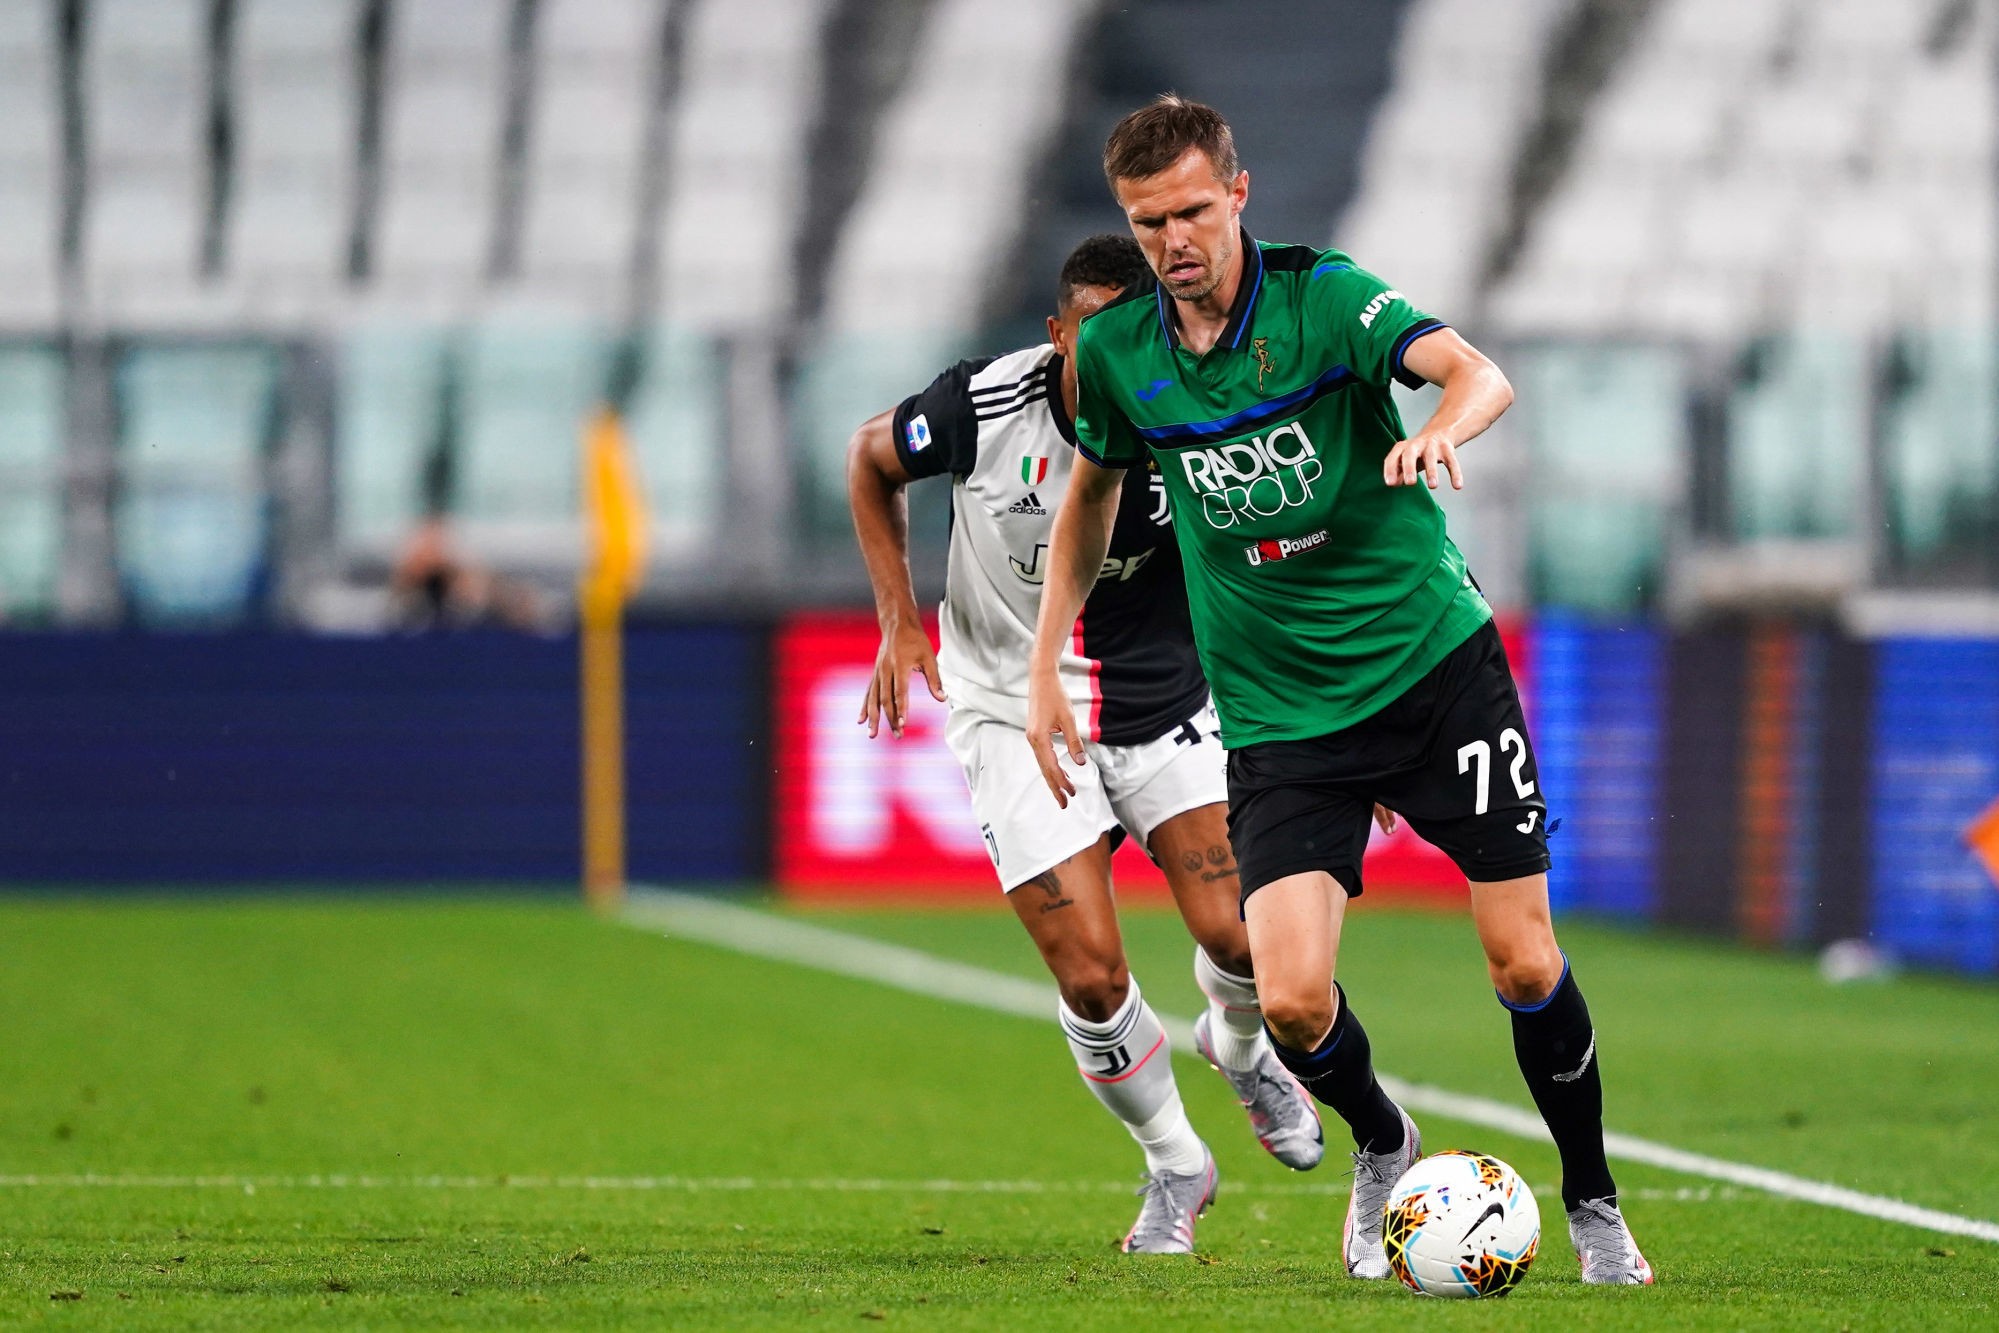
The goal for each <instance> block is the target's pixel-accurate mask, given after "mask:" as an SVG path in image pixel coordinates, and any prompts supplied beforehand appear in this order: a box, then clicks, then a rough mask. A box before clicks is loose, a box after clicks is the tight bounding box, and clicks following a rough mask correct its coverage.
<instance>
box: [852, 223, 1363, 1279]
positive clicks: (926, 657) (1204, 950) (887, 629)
mask: <svg viewBox="0 0 1999 1333" xmlns="http://www.w3.org/2000/svg"><path fill="white" fill-rule="evenodd" d="M1148 276H1149V271H1148V269H1147V268H1146V264H1145V258H1144V256H1143V255H1142V254H1141V253H1140V251H1139V249H1138V247H1137V245H1136V244H1134V243H1133V242H1132V241H1131V239H1130V238H1129V237H1123V236H1096V237H1092V238H1090V239H1089V240H1087V241H1085V242H1083V243H1082V244H1081V245H1080V246H1078V247H1077V248H1076V250H1075V252H1074V253H1072V254H1071V255H1070V256H1069V258H1068V260H1067V262H1066V263H1065V264H1064V265H1063V267H1062V273H1061V277H1060V281H1059V283H1058V294H1057V303H1056V314H1055V315H1054V316H1053V317H1052V318H1050V319H1049V321H1048V339H1049V340H1048V341H1047V342H1046V343H1043V344H1042V345H1040V346H1038V347H1030V348H1025V349H1023V350H1021V351H1017V352H1013V353H1010V354H1008V355H1006V356H1000V357H988V358H983V359H978V360H971V361H963V362H960V363H959V364H957V365H955V366H953V367H951V368H950V369H949V370H947V371H945V372H944V373H943V374H941V375H939V376H938V377H937V379H936V380H935V381H934V382H933V383H932V384H931V385H930V386H929V387H928V388H927V389H925V390H923V392H921V393H919V394H916V395H914V396H912V397H910V398H908V399H906V400H905V401H904V402H903V403H902V404H900V405H899V406H897V407H896V408H894V409H893V410H891V411H887V412H883V413H881V414H880V415H878V416H876V417H873V418H872V419H870V420H869V421H868V422H867V423H866V424H864V425H863V426H862V427H861V428H860V429H859V430H858V431H856V432H855V434H854V438H853V443H852V445H851V446H850V448H849V451H848V463H847V491H848V499H849V502H850V504H851V506H852V508H853V514H854V530H855V532H856V534H857V535H858V537H859V539H860V544H861V551H862V554H863V556H864V557H865V558H866V561H867V566H868V574H869V577H870V579H871V580H872V581H873V584H874V594H875V605H876V610H877V613H878V615H879V618H880V621H881V629H882V641H881V650H880V653H879V655H878V657H877V660H876V665H875V674H874V677H873V680H872V681H871V683H870V684H869V687H868V694H867V699H866V701H865V702H864V704H863V705H862V708H861V715H860V721H861V722H863V723H865V724H866V725H867V727H868V734H869V735H870V736H875V735H878V734H879V732H880V730H881V728H882V727H883V726H884V725H886V727H887V729H888V730H889V731H890V732H891V733H893V734H894V735H896V736H898V737H899V736H900V735H901V734H902V730H903V724H904V722H905V721H906V720H907V717H908V702H909V690H910V689H911V688H912V685H913V682H912V681H911V679H910V678H911V676H912V674H917V673H920V674H921V675H922V677H923V680H924V682H925V684H927V686H928V687H929V689H930V692H931V693H932V695H934V696H935V697H936V698H937V699H939V700H941V701H944V702H947V703H948V704H949V705H950V710H951V711H950V717H949V721H948V722H947V724H946V728H945V739H946V741H947V743H948V744H949V745H950V747H951V750H952V752H953V753H954V754H955V755H956V756H957V758H958V759H959V761H960V762H961V763H962V764H963V765H964V770H965V780H966V782H967V784H969V786H970V788H971V793H972V807H973V810H974V812H975V816H976V818H977V819H978V820H979V822H980V826H981V831H982V832H983V834H984V836H985V843H986V849H987V851H988V852H989V853H990V854H991V856H992V859H993V865H994V868H995V870H996V871H997V872H998V876H999V881H1000V887H1001V888H1002V889H1003V890H1005V892H1006V895H1007V901H1008V902H1009V903H1011V904H1012V906H1013V909H1014V911H1015V913H1016V914H1017V915H1018V916H1019V917H1020V920H1021V924H1022V925H1024V926H1026V927H1027V933H1028V934H1029V936H1031V937H1032V938H1033V940H1034V943H1035V946H1036V947H1037V948H1038V949H1039V950H1040V951H1041V957H1042V959H1043V961H1045V962H1046V963H1047V965H1048V970H1049V971H1050V972H1052V973H1053V974H1054V976H1055V981H1056V984H1057V986H1058V988H1059V989H1060V991H1061V995H1062V999H1061V1005H1060V1014H1059V1017H1060V1019H1061V1023H1062V1031H1063V1033H1064V1034H1065V1035H1066V1036H1067V1037H1068V1041H1069V1048H1070V1050H1071V1052H1072V1053H1073V1054H1074V1056H1075V1059H1076V1064H1077V1069H1078V1071H1079V1072H1080V1073H1081V1074H1082V1076H1083V1079H1084V1081H1085V1083H1086V1085H1087V1086H1088V1087H1089V1089H1090V1091H1091V1092H1093V1093H1094V1094H1095V1095H1096V1097H1097V1100H1098V1101H1100V1102H1102V1103H1103V1105H1104V1106H1105V1108H1106V1109H1108V1110H1109V1111H1110V1112H1111V1114H1113V1115H1115V1116H1116V1117H1117V1118H1118V1119H1119V1120H1121V1121H1122V1122H1123V1123H1124V1125H1125V1127H1126V1128H1127V1129H1129V1130H1130V1131H1131V1135H1132V1137H1133V1138H1134V1139H1136V1140H1137V1141H1138V1143H1139V1145H1140V1147H1141V1148H1143V1149H1144V1152H1145V1162H1146V1182H1145V1185H1144V1186H1143V1188H1142V1189H1141V1191H1140V1193H1141V1195H1142V1196H1143V1200H1144V1202H1143V1203H1142V1205H1141V1207H1140V1210H1139V1215H1138V1220H1137V1222H1136V1223H1134V1225H1133V1226H1132V1229H1131V1231H1130V1233H1129V1234H1127V1235H1126V1237H1125V1239H1124V1241H1123V1248H1124V1249H1125V1250H1126V1251H1129V1252H1134V1253H1136V1252H1147V1253H1184V1252H1186V1251H1189V1250H1191V1249H1192V1248H1193V1241H1194V1223H1195V1220H1196V1219H1197V1218H1198V1217H1199V1216H1200V1215H1201V1213H1202V1212H1204V1211H1205V1210H1206V1208H1207V1206H1208V1204H1209V1203H1210V1202H1212V1201H1213V1199H1214V1195H1215V1183H1216V1173H1215V1160H1214V1157H1213V1155H1212V1154H1211V1153H1210V1152H1209V1151H1208V1148H1207V1145H1206V1144H1205V1143H1203V1142H1202V1140H1201V1138H1200V1136H1199V1135H1197V1134H1196V1133H1195V1132H1194V1128H1193V1126H1192V1125H1191V1124H1190V1123H1189V1122H1188V1119H1187V1113H1186V1111H1185V1110H1184V1109H1183V1108H1182V1106H1181V1102H1180V1094H1179V1091H1178V1089H1177V1087H1176V1086H1175V1084H1174V1080H1173V1068H1172V1061H1171V1058H1170V1052H1169V1049H1168V1043H1167V1040H1166V1034H1165V1031H1164V1030H1163V1029H1162V1028H1161V1026H1160V1023H1159V1019H1158V1018H1157V1017H1156V1016H1155V1015H1154V1014H1153V1012H1152V1010H1151V1008H1150V1007H1149V1006H1148V1005H1147V1004H1146V1002H1145V999H1144V997H1143V996H1142V994H1141V993H1140V991H1139V987H1138V982H1137V981H1136V980H1135V979H1134V978H1133V977H1132V976H1131V974H1130V972H1129V970H1128V969H1127V967H1126V963H1125V956H1124V946H1123V942H1122V940H1121V938H1120V936H1119V932H1118V919H1117V909H1116V905H1115V902H1114V900H1113V898H1112V895H1111V853H1112V851H1113V850H1114V849H1115V848H1116V846H1117V844H1118V842H1119V840H1121V839H1122V838H1123V837H1124V836H1125V835H1127V834H1128V835H1130V836H1131V837H1133V838H1135V839H1137V840H1138V842H1139V844H1140V846H1142V847H1143V848H1145V850H1146V851H1147V852H1148V853H1149V854H1150V855H1151V857H1152V859H1153V860H1154V861H1156V862H1157V863H1158V864H1159V866H1160V867H1161V869H1163V870H1164V871H1165V873H1166V878H1167V882H1168V884H1169V885H1170V886H1171V888H1172V891H1173V897H1174V901H1175V902H1176V904H1177V905H1178V907H1179V909H1180V914H1181V916H1182V917H1183V918H1184V919H1185V921H1186V923H1187V928H1188V930H1189V931H1190V932H1191V933H1192V935H1193V936H1194V940H1195V946H1196V947H1195V950H1194V974H1195V977H1196V978H1197V979H1198V981H1199V982H1200V986H1201V989H1202V991H1203V992H1204V993H1205V994H1206V995H1207V997H1208V1007H1207V1009H1206V1010H1205V1011H1204V1012H1203V1013H1202V1014H1201V1016H1200V1018H1199V1019H1198V1020H1197V1021H1196V1023H1195V1042H1196V1047H1197V1049H1198V1050H1199V1051H1200V1053H1201V1055H1202V1056H1204V1057H1205V1058H1206V1059H1207V1060H1208V1062H1209V1063H1210V1064H1212V1065H1213V1066H1214V1067H1215V1068H1216V1069H1218V1070H1219V1071H1221V1073H1222V1074H1223V1075H1224V1076H1226V1077H1227V1078H1228V1080H1229V1083H1230V1084H1231V1085H1232V1086H1233V1087H1234V1089H1235V1091H1236V1097H1237V1099H1238V1100H1239V1101H1240V1102H1241V1103H1242V1104H1243V1106H1244V1108H1245V1109H1246V1110H1247V1111H1248V1113H1249V1119H1250V1123H1251V1126H1252V1128H1253V1129H1254V1131H1255V1133H1256V1136H1257V1138H1258V1140H1259V1141H1260V1142H1261V1143H1262V1144H1263V1146H1264V1147H1265V1148H1266V1149H1268V1150H1269V1151H1270V1153H1271V1155H1273V1156H1274V1157H1276V1158H1277V1159H1278V1160H1279V1161H1281V1162H1283V1163H1284V1164H1285V1165H1287V1166H1290V1167H1293V1168H1295V1169H1298V1170H1306V1169H1309V1168H1311V1167H1313V1166H1316V1165H1317V1164H1318V1162H1319V1158H1320V1157H1321V1155H1322V1154H1323V1152H1324V1146H1325V1145H1324V1139H1323V1135H1322V1133H1321V1130H1320V1126H1319V1119H1318V1113H1317V1111H1316V1110H1315V1108H1314V1107H1313V1104H1312V1101H1311V1099H1310V1098H1309V1097H1307V1096H1305V1095H1304V1093H1303V1091H1302V1090H1301V1089H1300V1087H1299V1085H1298V1083H1297V1080H1296V1079H1294V1078H1293V1077H1292V1076H1291V1074H1290V1073H1289V1071H1287V1070H1286V1069H1285V1068H1284V1067H1283V1066H1282V1065H1280V1064H1279V1063H1278V1062H1277V1060H1276V1058H1275V1057H1274V1056H1273V1054H1272V1052H1271V1049H1270V1045H1269V1042H1268V1041H1267V1039H1266V1038H1265V1037H1264V1034H1263V1028H1262V1011H1261V1009H1260V1007H1259V1005H1258V1002H1257V993H1256V982H1255V980H1254V979H1253V977H1252V975H1251V971H1250V960H1249V940H1248V936H1247V934H1246V933H1245V930H1244V927H1243V923H1242V919H1241V915H1240V913H1239V912H1238V910H1237V897H1238V893H1237V881H1236V866H1235V857H1234V855H1233V854H1232V853H1231V851H1230V850H1229V839H1228V827H1227V807H1226V804H1225V802H1226V799H1227V787H1228V784H1227V778H1226V771H1225V758H1224V755H1223V752H1222V748H1221V742H1220V738H1219V735H1218V726H1217V723H1216V721H1215V714H1214V708H1213V706H1212V704H1211V703H1210V702H1209V699H1208V686H1207V681H1206V680H1205V679H1204V678H1203V677H1202V675H1201V668H1200V663H1199V660H1198V658H1197V657H1196V655H1195V651H1194V639H1193V632H1192V628H1191V626H1190V623H1189V619H1188V611H1187V594H1186V588H1185V585H1184V584H1183V582H1182V579H1181V568H1180V554H1179V548H1178V546H1177V545H1176V544H1175V542H1174V539H1173V532H1172V528H1171V515H1170V514H1169V513H1168V511H1167V508H1166V503H1165V492H1164V490H1163V488H1162V487H1161V486H1160V485H1159V483H1158V478H1156V477H1155V478H1154V479H1153V482H1152V484H1151V485H1150V486H1128V487H1126V488H1125V501H1124V503H1123V504H1122V506H1121V507H1120V509H1119V511H1118V514H1117V520H1116V524H1115V531H1114V532H1113V534H1112V537H1111V542H1110V549H1109V553H1108V555H1107V556H1106V558H1105V560H1104V563H1103V573H1102V577H1101V578H1099V580H1098V581H1097V584H1096V588H1095V590H1094V591H1093V592H1092V593H1091V594H1090V596H1089V599H1088V601H1087V602H1086V604H1085V605H1084V607H1083V613H1082V615H1081V616H1080V617H1079V618H1078V619H1077V621H1076V625H1075V629H1074V632H1073V634H1072V635H1071V638H1070V644H1069V649H1068V651H1067V652H1066V653H1065V654H1064V655H1063V657H1062V662H1061V668H1060V670H1061V677H1062V680H1063V682H1064V685H1065V688H1066V689H1067V690H1068V692H1069V697H1070V699H1071V701H1072V703H1073V705H1074V707H1075V708H1076V711H1077V714H1078V716H1080V717H1087V718H1089V724H1088V727H1089V740H1088V745H1089V748H1090V750H1091V755H1092V759H1093V761H1094V762H1092V763H1091V765H1090V766H1089V767H1088V768H1087V769H1084V770H1082V771H1081V773H1080V774H1079V777H1078V785H1079V791H1078V794H1077V796H1076V798H1075V799H1072V800H1071V801H1070V802H1069V804H1068V806H1067V808H1066V809H1059V810H1058V809H1055V808H1053V807H1052V806H1051V803H1050V802H1049V800H1048V796H1047V792H1046V791H1045V790H1044V788H1043V787H1042V785H1041V778H1040V774H1039V772H1038V771H1037V770H1036V768H1035V763H1034V756H1033V753H1032V751H1030V750H1029V748H1028V747H1027V746H1026V745H1025V744H1023V741H1024V739H1025V732H1024V730H1023V728H1024V726H1025V723H1026V713H1027V662H1028V650H1029V648H1030V647H1031V646H1032V644H1033V641H1034V623H1035V618H1036V614H1037V611H1038V607H1039V603H1040V600H1041V581H1042V578H1043V576H1044V570H1045V560H1046V553H1047V548H1048V543H1049V538H1050V528H1051V524H1052V523H1053V521H1054V520H1053V515H1054V513H1055V510H1056V508H1057V505H1058V504H1059V502H1060V501H1061V498H1062V494H1063V491H1064V489H1065V488H1066V487H1067V485H1068V481H1069V474H1070V469H1071V465H1072V462H1073V459H1074V447H1075V438H1076V437H1075V431H1074V427H1073V425H1072V423H1073V421H1074V417H1075V410H1076V372H1075V369H1074V365H1073V363H1072V361H1071V360H1070V357H1069V350H1070V348H1072V347H1073V346H1074V345H1075V340H1076V330H1077V328H1078V327H1079V326H1080V325H1081V323H1082V321H1083V319H1084V317H1085V316H1087V315H1090V314H1092V313H1094V312H1095V311H1097V310H1098V309H1100V308H1101V307H1102V306H1103V305H1104V304H1105V302H1107V301H1110V300H1112V299H1114V298H1115V297H1116V296H1117V295H1118V293H1119V292H1120V291H1122V290H1123V289H1124V288H1125V287H1126V286H1128V285H1130V284H1132V283H1135V282H1143V281H1146V280H1147V278H1148ZM947 473H948V474H949V475H950V476H951V478H952V488H953V489H952V499H953V503H954V507H953V518H952V526H951V544H950V552H949V556H948V563H947V566H946V577H945V594H944V604H943V608H942V616H941V622H942V623H941V636H940V637H941V640H942V645H941V651H939V652H937V653H936V654H934V655H933V653H932V652H931V648H930V641H929V637H928V635H927V634H926V633H925V632H924V628H923V622H922V617H921V614H920V612H919V611H918V609H917V606H916V597H915V593H914V591H913V589H912V587H911V583H910V574H909V549H908V528H907V510H906V506H905V501H904V497H903V495H902V488H903V487H904V486H906V485H907V484H908V483H909V482H911V481H913V480H915V479H917V478H919V477H927V476H941V475H944V474H947Z"/></svg>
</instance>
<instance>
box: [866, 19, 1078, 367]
mask: <svg viewBox="0 0 1999 1333" xmlns="http://www.w3.org/2000/svg"><path fill="white" fill-rule="evenodd" d="M1085 9H1086V6H1085V5H1083V4H1081V3H1079V0H1017V2H1016V3H1013V4H1007V5H991V4H984V3H980V0H940V3H939V4H938V5H937V6H936V8H935V10H934V12H933V13H932V15H931V17H930V19H929V21H928V25H927V27H926V28H925V30H924V33H923V37H922V41H921V45H920V46H919V48H918V51H917V54H916V56H915V58H914V59H913V60H912V61H911V67H910V71H909V77H908V81H907V83H906V84H905V85H904V87H903V91H902V94H901V96H900V97H899V98H898V99H897V100H896V102H895V103H894V105H893V106H891V107H890V108H889V110H888V113H887V115H886V117H885V118H884V123H883V124H882V126H881V130H880V142H879V145H878V147H877V149H876V158H875V169H874V170H873V171H871V172H870V173H869V176H868V182H867V187H866V189H865V191H864V192H863V194H862V196H861V199H860V201H859V202H858V203H857V204H856V206H855V208H854V212H853V216H852V218H851V219H850V220H849V222H848V225H847V228H846V231H845V233H844V234H843V235H842V236H841V237H840V238H839V244H838V246H837V247H836V248H835V250H834V252H833V254H832V257H831V258H832V264H833V276H832V283H831V286H830V289H829V293H828V301H827V311H826V324H827V327H828V329H829V330H831V331H834V332H837V333H848V332H854V331H869V330H885V329H908V328H924V327H930V328H940V329H944V330H948V331H953V332H956V331H960V330H968V329H969V327H970V325H971V324H972V322H973V321H974V320H975V319H976V318H977V317H978V315H979V313H980V306H981V303H982V301H983V299H984V297H985V286H986V284H987V283H988V282H989V281H990V280H991V278H992V270H993V265H994V263H995V259H996V257H997V256H998V255H1001V254H1003V253H1004V252H1005V250H1006V248H1007V247H1008V246H1009V245H1010V243H1011V241H1012V235H1013V231H1014V229H1015V226H1016V225H1017V224H1016V218H1015V204H1016V201H1017V200H1018V199H1019V198H1020V197H1021V195H1022V194H1023V193H1024V190H1025V187H1026V180H1027V176H1028V173H1029V171H1030V170H1031V169H1032V167H1033V165H1034V161H1035V155H1036V153H1037V152H1038V150H1039V149H1040V148H1041V146H1042V145H1043V143H1044V141H1045V140H1046V138H1047V136H1048V135H1049V133H1050V132H1051V131H1052V130H1053V129H1054V127H1055V117H1056V114H1057V112H1058V111H1059V109H1060V105H1061V90H1062V87H1063V83H1064V80H1065V79H1066V77H1067V73H1068V71H1067V68H1066V63H1067V62H1066V53H1067V52H1068V50H1069V46H1070V43H1071V41H1072V40H1073V38H1074V34H1075V29H1076V25H1077V23H1078V22H1079V21H1080V20H1081V18H1082V17H1083V14H1084V12H1085ZM1046 285H1047V284H1046V283H1045V282H1044V283H1041V284H1039V286H1041V287H1045V286H1046Z"/></svg>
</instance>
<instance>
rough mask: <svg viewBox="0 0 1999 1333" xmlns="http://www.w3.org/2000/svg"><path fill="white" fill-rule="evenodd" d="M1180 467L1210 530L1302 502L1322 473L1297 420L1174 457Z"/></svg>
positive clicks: (1270, 513)
mask: <svg viewBox="0 0 1999 1333" xmlns="http://www.w3.org/2000/svg"><path fill="white" fill-rule="evenodd" d="M1180 466H1181V467H1183V468H1185V469H1186V472H1187V484H1188V485H1189V486H1191V487H1192V488H1193V490H1194V493H1195V494H1196V495H1198V496H1200V497H1201V515H1202V517H1204V518H1206V519H1207V520H1208V526H1210V527H1215V528H1232V527H1234V526H1235V525H1236V524H1237V523H1246V522H1248V521H1250V520H1251V519H1257V518H1270V517H1272V516H1274V515H1276V514H1281V513H1283V512H1284V511H1285V510H1286V509H1288V508H1290V507H1291V506H1292V505H1301V504H1304V503H1305V502H1306V501H1307V500H1309V499H1311V498H1312V486H1313V484H1314V483H1315V482H1317V481H1318V480H1319V478H1320V477H1322V476H1324V475H1325V471H1326V469H1325V465H1324V464H1322V463H1320V461H1319V451H1318V449H1317V448H1315V447H1314V446H1313V444H1312V440H1311V437H1310V436H1308V435H1306V434H1305V426H1304V423H1303V422H1298V421H1294V422H1292V423H1291V424H1290V425H1288V426H1279V427H1278V428H1277V429H1276V430H1273V431H1271V432H1270V433H1269V434H1268V435H1258V436H1255V437H1254V438H1252V439H1248V440H1238V441H1236V442H1235V443H1234V444H1221V445H1216V446H1214V447H1213V448H1210V449H1188V450H1186V451H1185V452H1183V453H1182V454H1181V455H1180Z"/></svg>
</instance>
